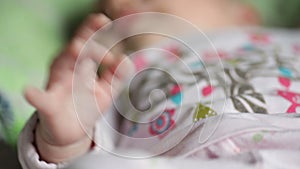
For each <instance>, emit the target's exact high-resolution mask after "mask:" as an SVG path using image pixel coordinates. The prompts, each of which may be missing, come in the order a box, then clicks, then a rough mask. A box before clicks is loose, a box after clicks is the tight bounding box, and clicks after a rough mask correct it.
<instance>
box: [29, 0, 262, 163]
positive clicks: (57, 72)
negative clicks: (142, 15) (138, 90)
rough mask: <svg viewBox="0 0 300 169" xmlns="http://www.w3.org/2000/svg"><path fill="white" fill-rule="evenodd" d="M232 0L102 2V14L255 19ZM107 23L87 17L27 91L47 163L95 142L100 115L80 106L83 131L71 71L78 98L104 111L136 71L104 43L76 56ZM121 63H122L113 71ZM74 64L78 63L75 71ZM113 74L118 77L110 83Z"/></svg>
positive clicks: (219, 22) (199, 20) (222, 21)
mask: <svg viewBox="0 0 300 169" xmlns="http://www.w3.org/2000/svg"><path fill="white" fill-rule="evenodd" d="M231 2H232V1H228V0H212V1H211V0H209V1H207V0H200V1H199V0H187V1H186V0H185V1H182V0H174V1H161V0H151V1H150V0H134V1H132V0H108V1H106V2H104V4H103V9H104V10H103V12H105V13H106V14H107V15H109V17H110V18H112V19H116V18H119V17H122V16H124V15H127V14H131V13H137V12H145V11H156V12H164V13H170V14H174V15H176V16H179V17H182V18H184V19H187V20H188V21H189V22H191V23H193V24H194V25H196V26H198V27H199V28H200V29H202V30H212V29H220V28H225V27H230V26H238V25H254V24H257V23H258V19H257V18H256V17H255V14H253V16H250V19H249V20H247V21H245V20H244V19H243V18H241V17H240V16H241V15H243V10H240V6H239V5H236V4H235V5H233V4H231ZM228 3H229V4H228ZM182 6H185V8H183V7H182ZM244 9H245V8H244ZM247 9H248V8H247ZM236 14H238V15H236ZM207 16H210V19H207ZM247 17H249V16H247ZM109 22H111V20H110V19H109V18H108V17H106V16H105V15H104V14H92V15H90V16H89V17H88V18H87V19H86V21H85V22H84V23H83V24H82V26H81V27H80V28H79V30H78V31H77V33H76V35H75V36H74V38H73V40H72V41H71V42H70V43H69V44H68V45H67V46H66V48H65V49H64V50H63V51H62V52H61V54H60V55H59V56H58V57H56V58H55V59H54V61H53V63H52V65H51V67H50V74H49V80H48V83H47V86H46V88H45V89H44V90H40V89H37V88H34V87H27V88H26V89H25V97H26V99H27V101H28V102H29V103H30V104H31V105H32V106H34V107H35V108H36V110H37V113H38V118H39V122H38V124H37V126H36V131H35V145H36V147H37V150H38V152H39V154H40V157H41V158H42V159H43V160H45V161H47V162H51V163H60V162H65V161H69V160H71V159H73V158H76V157H78V156H80V155H83V154H85V153H86V152H88V151H89V150H90V149H91V147H92V145H93V142H92V140H91V137H89V136H91V135H92V134H93V129H94V124H95V122H96V120H97V118H98V117H99V116H100V114H99V113H98V112H93V111H94V109H88V107H89V105H85V106H84V107H82V109H83V110H85V111H86V114H85V119H84V126H85V130H84V129H83V128H82V126H81V124H80V120H81V119H78V117H77V114H76V111H75V109H74V105H73V96H72V89H73V85H74V84H73V83H72V80H73V76H74V73H75V72H76V73H77V75H78V77H79V79H80V80H81V82H82V83H83V86H84V88H85V89H84V91H85V93H84V94H83V95H82V97H94V96H95V97H96V99H97V104H98V106H99V108H100V109H101V110H103V111H102V112H105V110H107V109H108V108H109V106H110V105H111V102H112V97H113V93H112V92H111V91H116V93H118V92H117V91H118V90H119V89H120V87H121V84H122V81H123V80H124V79H126V78H127V77H128V76H129V75H130V74H132V72H133V71H134V70H133V67H134V66H133V64H132V62H131V61H130V60H129V59H128V58H127V57H126V56H125V55H121V56H117V57H116V56H114V55H113V54H112V53H108V54H105V53H104V52H101V51H100V50H99V49H103V48H104V47H103V46H101V45H100V44H97V43H94V44H93V45H89V50H88V51H89V52H90V53H89V54H88V55H85V56H84V57H80V58H79V55H80V51H81V49H82V48H83V47H84V45H85V44H86V42H87V41H88V39H89V38H90V37H91V36H92V35H93V34H94V33H95V32H96V31H97V30H98V29H100V28H101V27H102V26H103V25H105V24H107V23H109ZM132 43H134V42H132ZM104 55H105V56H104ZM121 62H122V63H123V64H122V66H121V67H118V69H116V68H117V66H119V64H120V63H121ZM100 63H101V65H104V66H105V67H107V68H108V69H106V70H105V71H104V72H102V74H101V76H97V75H96V74H97V68H98V65H99V64H100ZM124 63H125V64H124ZM75 65H76V66H78V67H76V69H75ZM116 70H117V71H116ZM113 77H116V79H114V83H113V84H112V78H113ZM91 84H93V85H91ZM87 104H88V103H87Z"/></svg>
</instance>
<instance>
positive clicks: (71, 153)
mask: <svg viewBox="0 0 300 169" xmlns="http://www.w3.org/2000/svg"><path fill="white" fill-rule="evenodd" d="M40 132H41V131H40V127H37V129H36V132H35V143H36V147H37V149H38V153H39V155H40V157H41V159H43V160H45V161H47V162H50V163H61V162H67V161H70V160H71V159H74V158H76V157H79V156H81V155H83V154H85V153H87V152H88V151H89V150H90V149H91V145H92V140H91V139H90V138H89V137H84V138H82V139H80V140H78V141H77V142H75V143H72V144H69V145H63V146H58V145H53V144H50V143H49V142H47V141H46V140H45V139H43V137H42V136H41V133H40Z"/></svg>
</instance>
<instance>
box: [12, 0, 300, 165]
mask: <svg viewBox="0 0 300 169" xmlns="http://www.w3.org/2000/svg"><path fill="white" fill-rule="evenodd" d="M183 7H184V8H183ZM102 9H103V12H104V13H105V14H106V15H107V16H109V17H110V18H111V19H113V20H114V19H118V18H120V17H122V16H126V15H129V14H134V13H140V12H152V11H153V12H161V13H168V14H172V15H175V16H178V17H181V18H183V19H186V20H187V21H188V22H190V23H192V24H193V25H196V26H197V27H198V28H200V29H201V30H204V31H206V32H209V31H211V32H212V31H216V30H218V31H217V33H216V34H209V35H208V36H209V38H210V39H211V41H212V43H213V44H214V45H215V47H216V50H217V51H216V52H214V51H213V50H212V47H208V46H205V44H206V43H207V42H203V41H201V40H199V39H195V38H193V37H187V39H188V40H186V41H191V42H193V43H190V44H191V46H192V47H193V49H194V50H196V51H197V53H199V55H200V56H201V57H202V59H203V61H204V63H205V65H204V63H203V62H199V59H198V55H196V54H195V53H194V52H192V51H189V50H188V48H187V47H184V45H179V44H178V43H175V42H173V41H172V42H171V43H170V44H168V45H167V46H164V45H163V46H162V47H161V49H164V50H166V51H168V54H163V53H161V52H159V51H158V52H154V53H153V52H148V51H147V50H144V51H141V52H137V53H136V54H134V56H130V58H131V59H129V57H127V56H125V55H123V54H120V53H121V52H117V53H114V52H108V53H106V49H105V47H104V46H103V45H101V44H99V43H95V42H89V41H88V39H89V38H90V37H92V35H93V34H94V33H95V32H96V31H97V30H98V29H100V28H102V27H103V26H104V25H106V24H108V23H110V22H111V20H110V19H109V18H108V17H106V16H105V15H104V14H93V15H91V16H90V17H89V18H88V19H87V20H86V21H85V23H84V24H83V25H82V27H81V28H80V29H79V30H78V32H77V34H76V35H75V37H74V39H73V40H72V41H71V42H70V44H69V45H68V46H67V47H66V48H65V49H64V50H63V51H62V53H61V54H60V55H59V56H58V57H57V58H56V59H55V60H54V62H53V64H52V66H51V68H50V76H49V81H48V84H47V87H46V89H45V90H39V89H36V88H33V87H28V88H26V90H25V97H26V99H27V100H28V102H29V103H30V104H31V105H33V106H34V107H35V108H36V110H37V112H36V113H35V114H34V115H33V116H32V118H31V119H30V121H29V122H28V123H27V125H26V126H25V128H24V130H23V132H22V133H21V135H20V139H19V146H18V149H19V159H20V162H21V164H22V166H23V168H43V169H44V168H60V167H62V166H65V165H66V164H67V163H68V162H69V161H71V160H73V159H75V158H77V157H79V156H82V155H84V154H86V153H88V152H90V151H97V152H99V153H100V154H101V153H102V155H104V156H108V155H109V154H106V153H105V151H109V152H112V153H114V154H117V155H120V156H125V157H134V156H136V155H137V154H135V151H133V152H130V150H131V149H133V150H138V151H142V152H144V153H145V155H144V156H143V157H149V156H155V155H161V156H163V157H166V156H168V157H172V156H178V157H185V158H191V159H194V158H197V159H201V160H204V159H215V158H221V157H228V158H229V157H230V158H231V157H233V159H235V158H236V160H237V159H240V158H239V157H236V156H237V155H239V154H242V153H247V152H251V151H253V150H260V149H261V150H264V149H267V148H274V149H289V150H293V149H295V148H297V146H298V147H299V143H298V141H297V140H299V139H300V132H299V128H300V125H299V124H300V123H299V120H298V119H297V118H295V117H294V116H277V115H276V116H275V115H273V116H271V115H268V114H276V113H291V114H294V113H297V112H299V107H300V106H299V97H300V96H299V94H298V93H299V92H300V91H299V88H297V86H299V78H300V70H299V67H300V65H299V63H300V61H299V59H300V57H299V55H300V41H299V39H300V38H299V37H300V33H299V32H297V31H287V32H285V31H280V30H264V29H245V30H239V29H232V31H230V30H229V29H228V30H227V28H230V27H245V26H255V25H258V24H260V23H261V22H262V20H261V18H260V15H259V13H258V12H257V11H256V10H255V8H253V7H252V6H251V5H249V4H246V3H241V2H238V1H233V0H209V1H206V0H185V1H182V0H173V1H159V0H151V1H147V0H134V1H132V0H108V1H105V2H103V4H102ZM225 28H226V29H225ZM221 29H225V31H224V32H221V31H220V30H221ZM128 43H129V45H128ZM153 43H157V41H156V40H155V41H152V39H151V37H149V36H145V37H141V38H135V37H134V38H129V39H128V40H127V41H126V44H124V45H123V47H124V48H125V49H124V51H125V50H127V51H130V50H132V49H141V48H144V47H145V46H151V45H153ZM85 44H88V45H87V46H86V47H85V49H83V48H84V46H85ZM123 47H121V48H123ZM82 49H83V51H81V50H82ZM122 50H123V49H122ZM115 55H118V56H115ZM161 55H163V56H161ZM218 59H222V64H220V63H217V62H218ZM131 60H133V62H132V61H131ZM96 63H99V64H101V67H104V69H101V70H99V69H98V65H97V64H96ZM153 65H154V67H155V68H159V69H160V70H163V71H165V72H167V73H169V75H167V74H164V73H162V72H156V71H155V70H153V71H151V70H150V71H146V72H145V73H143V70H144V69H145V68H147V67H150V66H153ZM186 65H187V66H188V69H186V68H185V66H186ZM221 65H222V66H223V67H221ZM135 69H137V70H138V71H139V72H141V73H139V72H138V73H137V74H135V78H133V79H132V81H131V84H130V86H129V90H128V93H129V94H127V93H125V94H124V90H122V89H123V87H124V85H122V84H124V83H125V82H127V80H128V78H132V75H133V74H134V73H135ZM207 72H208V73H209V74H208V73H207ZM97 74H98V75H97ZM173 77H174V78H173ZM191 79H192V80H191ZM76 82H77V83H76ZM153 89H161V90H162V91H164V92H165V96H166V97H165V98H161V95H157V94H155V93H154V94H153V95H152V94H151V91H153ZM125 91H126V90H125ZM151 95H152V96H153V98H154V99H153V101H154V102H153V104H150V106H149V104H148V102H147V103H145V100H147V99H148V97H149V96H151ZM115 96H118V99H116V100H114V98H115ZM93 98H96V103H97V105H94V102H95V100H93ZM128 98H129V100H130V101H132V104H133V105H134V107H136V108H137V109H138V111H144V112H146V113H145V114H142V115H137V114H138V113H133V110H132V109H131V108H128V107H130V106H128V105H129V104H128V103H127V102H128ZM212 98H213V101H211V100H212ZM226 99H227V101H226V102H225V100H226ZM162 100H164V101H162ZM211 102H213V103H211ZM112 103H116V104H115V105H112ZM225 103H226V104H225ZM161 106H162V107H164V109H163V110H162V111H158V109H159V108H160V107H161ZM120 109H121V110H120ZM99 110H101V112H102V113H100V114H99V113H98V112H99ZM117 112H118V113H120V114H121V115H122V116H123V117H120V115H119V114H118V113H117ZM123 113H124V114H123ZM223 113H224V115H223V116H222V114H223ZM221 117H222V118H221ZM98 119H99V120H98ZM216 124H218V125H217V127H216ZM291 130H292V131H291ZM116 131H118V133H116ZM206 131H208V132H206ZM211 131H213V133H211ZM120 133H121V134H120ZM200 134H201V139H204V140H202V141H201V139H200V138H199V135H200ZM148 138H149V139H148ZM276 139H278V140H276ZM279 140H280V141H279ZM199 141H200V142H199ZM285 141H286V142H287V144H284V145H283V144H280V143H282V142H285ZM292 141H295V142H294V143H293V144H289V142H292ZM149 147H151V150H149ZM268 153H271V154H272V153H274V152H268ZM138 154H139V153H138ZM139 155H140V154H139ZM250 155H251V154H246V155H245V156H244V158H243V159H240V160H241V161H242V162H245V163H246V161H247V160H246V159H248V160H249V157H250ZM262 157H264V156H262ZM251 158H253V159H255V160H257V159H256V157H252V156H251ZM105 159H107V158H105ZM99 160H100V161H101V159H99ZM179 160H182V161H183V162H184V159H179ZM105 162H110V163H114V162H115V161H114V160H111V161H105ZM255 162H257V163H259V162H261V163H263V162H264V161H263V160H262V161H255ZM255 162H254V163H255ZM298 162H299V160H298ZM191 164H192V163H191ZM193 164H194V163H193ZM161 165H162V166H163V165H166V164H165V163H162V164H161ZM170 165H171V164H170ZM162 166H160V167H162ZM124 167H125V166H124Z"/></svg>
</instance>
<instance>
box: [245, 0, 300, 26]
mask: <svg viewBox="0 0 300 169" xmlns="http://www.w3.org/2000/svg"><path fill="white" fill-rule="evenodd" d="M242 1H244V2H247V3H249V4H251V5H253V6H254V7H255V8H256V9H257V11H258V12H259V14H260V15H261V18H262V22H263V24H264V25H267V26H281V27H293V26H299V25H300V0H242Z"/></svg>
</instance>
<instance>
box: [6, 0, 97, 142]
mask: <svg viewBox="0 0 300 169" xmlns="http://www.w3.org/2000/svg"><path fill="white" fill-rule="evenodd" d="M94 1H95V0H63V1H62V0H44V1H39V0H27V1H19V0H1V1H0V140H1V139H4V140H5V141H6V142H8V143H10V144H12V145H15V143H16V140H17V137H18V134H19V132H20V130H21V129H22V127H23V126H24V124H25V122H26V120H27V119H28V118H29V117H30V115H31V114H32V113H33V111H34V109H33V107H31V106H30V105H28V104H27V102H26V101H25V99H24V98H23V95H22V93H23V88H24V86H25V85H26V84H32V85H35V86H37V87H41V88H42V87H43V86H44V83H45V81H46V79H47V71H48V67H49V63H50V62H51V60H52V58H53V57H54V56H55V55H56V54H57V53H58V51H59V50H60V49H61V48H62V47H63V45H64V43H66V41H67V39H68V38H69V37H70V32H71V31H70V30H71V29H72V27H74V26H76V25H77V24H78V23H79V21H80V20H81V19H82V18H83V17H85V16H86V15H87V14H88V13H89V12H91V11H92V10H91V9H92V8H93V4H94V3H93V2H94Z"/></svg>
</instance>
